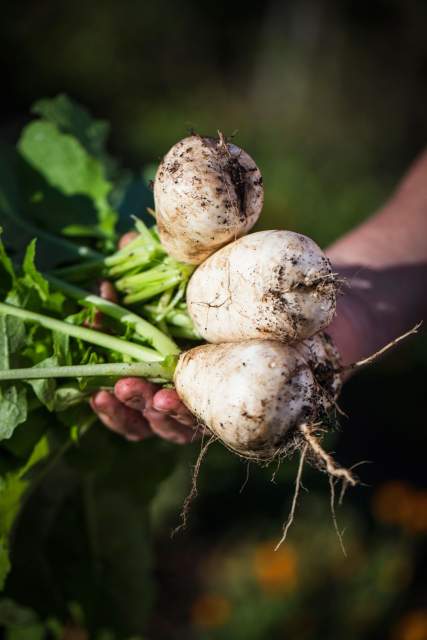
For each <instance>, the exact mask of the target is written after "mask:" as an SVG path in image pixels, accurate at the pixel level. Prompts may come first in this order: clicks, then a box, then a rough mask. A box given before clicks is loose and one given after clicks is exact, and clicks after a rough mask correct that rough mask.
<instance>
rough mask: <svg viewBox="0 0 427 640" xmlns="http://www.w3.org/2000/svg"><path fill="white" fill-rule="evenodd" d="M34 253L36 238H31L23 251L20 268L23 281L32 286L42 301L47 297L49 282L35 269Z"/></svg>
mask: <svg viewBox="0 0 427 640" xmlns="http://www.w3.org/2000/svg"><path fill="white" fill-rule="evenodd" d="M35 255H36V239H35V238H34V239H33V240H31V242H30V244H29V245H28V247H27V250H26V252H25V256H24V261H23V263H22V270H23V272H24V275H25V282H26V284H27V286H29V287H34V288H35V289H36V290H37V293H38V294H39V296H40V299H41V300H42V301H43V302H46V300H47V299H48V298H49V284H48V282H47V280H45V279H44V278H43V276H42V275H41V273H39V272H38V271H37V268H36V265H35V263H34V258H35Z"/></svg>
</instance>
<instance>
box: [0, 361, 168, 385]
mask: <svg viewBox="0 0 427 640" xmlns="http://www.w3.org/2000/svg"><path fill="white" fill-rule="evenodd" d="M175 363H176V358H167V359H166V360H164V361H163V362H135V363H133V364H127V363H123V362H113V363H106V364H81V365H70V366H63V367H45V368H41V367H26V368H25V369H5V370H4V371H0V382H4V381H10V380H44V379H47V378H94V377H113V378H115V377H117V378H122V377H125V378H128V377H136V378H147V379H149V380H163V381H170V380H172V378H173V371H174V369H175Z"/></svg>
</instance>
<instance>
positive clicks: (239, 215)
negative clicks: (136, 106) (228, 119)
mask: <svg viewBox="0 0 427 640" xmlns="http://www.w3.org/2000/svg"><path fill="white" fill-rule="evenodd" d="M263 199H264V190H263V186H262V177H261V173H260V171H259V169H258V167H257V165H256V164H255V162H254V161H253V160H252V158H251V157H250V156H249V155H248V154H247V153H246V152H245V151H243V149H240V148H239V147H237V146H236V145H234V144H230V143H227V142H226V141H225V140H224V137H223V136H222V134H220V135H219V137H218V139H214V138H202V137H201V136H198V135H192V136H190V137H188V138H184V140H181V141H180V142H178V143H177V144H175V145H174V146H173V147H172V148H171V149H170V150H169V151H168V153H167V154H166V155H165V157H164V158H163V160H162V162H161V163H160V166H159V168H158V171H157V174H156V178H155V181H154V200H155V207H156V219H157V228H158V231H159V235H160V239H161V241H162V244H163V245H164V247H165V248H166V250H167V251H168V253H169V254H170V255H171V256H172V257H174V258H175V259H177V260H180V261H181V262H187V263H190V264H200V263H201V262H202V261H203V260H205V258H207V257H208V256H209V255H211V254H212V253H214V251H216V250H217V249H219V248H220V247H222V246H223V245H225V244H227V243H228V242H231V241H232V240H235V239H236V238H238V237H240V236H242V235H244V234H245V233H247V232H248V231H249V229H251V228H252V227H253V225H254V224H255V222H256V221H257V219H258V217H259V214H260V212H261V209H262V205H263Z"/></svg>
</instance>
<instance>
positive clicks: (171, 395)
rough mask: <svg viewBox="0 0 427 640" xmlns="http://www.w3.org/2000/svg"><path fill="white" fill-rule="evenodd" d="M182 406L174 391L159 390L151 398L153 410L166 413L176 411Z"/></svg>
mask: <svg viewBox="0 0 427 640" xmlns="http://www.w3.org/2000/svg"><path fill="white" fill-rule="evenodd" d="M182 406H184V405H183V404H182V402H181V398H180V397H179V395H178V394H177V392H176V391H175V389H160V391H157V393H156V394H155V395H154V397H153V409H156V410H157V411H164V412H166V413H169V412H174V411H178V410H179V409H180V408H181V407H182Z"/></svg>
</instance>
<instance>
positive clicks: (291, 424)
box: [174, 334, 341, 460]
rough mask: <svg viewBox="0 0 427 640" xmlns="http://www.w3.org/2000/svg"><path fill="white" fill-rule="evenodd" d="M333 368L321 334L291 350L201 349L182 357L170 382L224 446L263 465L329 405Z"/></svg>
mask: <svg viewBox="0 0 427 640" xmlns="http://www.w3.org/2000/svg"><path fill="white" fill-rule="evenodd" d="M338 364H339V363H338V355H337V353H336V351H335V349H334V347H333V345H332V344H331V343H330V341H329V339H328V338H327V337H326V336H325V335H324V334H318V335H316V336H314V337H313V338H310V339H308V340H306V341H305V342H303V343H299V344H296V345H293V346H291V345H286V344H283V343H281V342H274V341H272V340H252V341H246V342H240V343H233V344H220V345H203V346H201V347H196V348H194V349H191V350H190V351H187V352H185V353H183V354H182V355H181V356H180V358H179V361H178V365H177V368H176V370H175V376H174V382H175V386H176V389H177V392H178V394H179V395H180V397H181V399H182V400H183V402H184V404H185V405H186V406H187V407H188V408H189V409H190V411H191V412H192V413H193V414H194V415H195V416H196V417H197V418H198V419H199V420H200V422H201V423H202V424H203V425H205V426H206V427H208V429H209V430H210V431H211V432H212V433H213V434H214V435H215V436H217V437H218V438H219V439H220V440H222V442H223V443H224V444H225V445H226V446H227V447H229V448H230V449H232V450H233V451H235V452H237V453H238V454H240V455H241V456H244V457H247V458H256V459H260V460H262V459H270V458H273V457H274V456H276V455H277V454H278V453H279V454H280V452H282V453H283V452H285V451H286V449H287V445H288V443H289V442H290V440H292V434H294V433H295V432H296V431H297V430H298V427H299V426H300V425H303V424H314V423H316V422H317V421H319V420H321V419H322V418H324V417H326V415H327V413H328V412H329V411H330V410H331V409H332V408H333V407H334V402H335V398H336V396H337V394H338V392H339V388H340V384H341V380H340V376H339V374H338V373H337V370H338V368H339V367H338Z"/></svg>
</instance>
